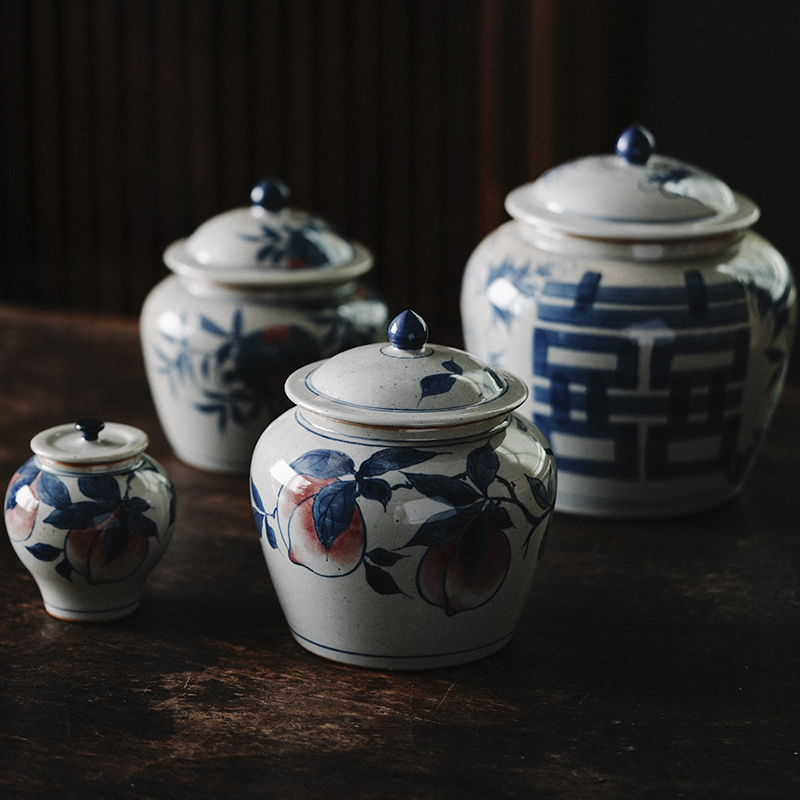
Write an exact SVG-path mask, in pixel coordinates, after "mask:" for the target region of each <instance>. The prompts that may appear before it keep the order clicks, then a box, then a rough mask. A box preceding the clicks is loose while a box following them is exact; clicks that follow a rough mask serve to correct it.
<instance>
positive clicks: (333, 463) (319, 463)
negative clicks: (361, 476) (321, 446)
mask: <svg viewBox="0 0 800 800" xmlns="http://www.w3.org/2000/svg"><path fill="white" fill-rule="evenodd" d="M290 466H291V467H292V469H293V470H294V471H295V472H299V473H300V474H301V475H308V476H309V477H311V478H341V477H342V476H344V475H352V474H353V473H354V472H355V464H354V463H353V459H352V458H350V456H348V455H347V453H342V452H340V451H339V450H309V451H308V452H307V453H304V454H303V455H302V456H300V458H298V459H296V460H294V461H293V462H292V463H291V465H290Z"/></svg>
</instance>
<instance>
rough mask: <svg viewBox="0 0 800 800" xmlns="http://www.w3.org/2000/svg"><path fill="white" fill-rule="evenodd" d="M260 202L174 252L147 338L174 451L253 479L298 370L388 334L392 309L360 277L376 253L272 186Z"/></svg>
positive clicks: (168, 256)
mask: <svg viewBox="0 0 800 800" xmlns="http://www.w3.org/2000/svg"><path fill="white" fill-rule="evenodd" d="M251 200H252V205H251V206H250V207H249V208H238V209H234V210H232V211H229V212H226V213H223V214H220V215H218V216H216V217H213V218H212V219H210V220H208V221H207V222H205V223H204V224H202V225H201V226H200V227H199V228H198V229H197V230H196V231H195V232H194V233H193V234H192V235H191V236H189V237H188V238H187V239H182V240H180V241H177V242H175V243H174V244H172V245H170V246H169V247H168V248H167V250H166V251H165V254H164V261H165V262H166V264H167V266H168V267H169V268H170V269H171V270H172V271H173V273H174V274H173V275H170V276H169V277H167V278H166V279H164V280H163V281H162V282H161V283H159V284H158V285H157V286H156V287H155V288H154V289H153V291H152V292H151V293H150V294H149V296H148V297H147V299H146V301H145V304H144V307H143V309H142V316H141V337H142V347H143V351H144V359H145V364H146V367H147V376H148V379H149V382H150V389H151V392H152V395H153V400H154V402H155V406H156V410H157V412H158V416H159V420H160V422H161V425H162V428H163V429H164V432H165V434H166V436H167V438H168V440H169V442H170V444H171V446H172V449H173V451H174V452H175V454H176V455H177V456H178V457H179V458H180V459H181V460H183V461H185V462H187V463H188V464H191V465H193V466H196V467H200V468H203V469H209V470H217V471H224V472H242V473H246V472H247V471H248V468H249V466H250V457H251V455H252V453H253V446H254V445H255V443H256V440H257V439H258V437H259V435H260V434H261V432H262V431H263V430H264V428H265V427H266V426H267V425H268V424H269V422H271V421H272V420H273V419H274V418H275V417H277V416H278V415H279V414H281V413H282V412H283V411H284V410H286V408H288V406H289V403H288V401H287V400H286V397H285V395H284V392H283V384H284V381H285V380H286V378H287V376H288V375H289V374H290V373H292V372H293V371H294V370H295V369H297V368H298V367H300V366H302V365H303V364H307V363H309V362H311V361H316V360H317V359H320V358H324V357H328V356H331V355H333V354H334V353H337V352H339V351H341V350H346V349H348V348H350V347H353V346H355V345H360V344H365V343H367V342H372V341H375V340H376V339H377V338H380V337H382V336H384V335H385V330H386V324H387V313H386V307H385V305H384V303H383V302H382V301H380V300H379V299H377V298H376V297H375V296H374V295H373V294H371V293H370V292H368V291H367V290H366V289H364V288H363V287H361V286H360V285H359V284H358V283H357V282H356V279H357V278H358V277H359V276H361V275H363V274H364V273H366V272H367V271H368V270H369V269H370V268H371V267H372V256H371V254H370V252H369V251H368V250H367V249H366V248H365V247H363V246H362V245H360V244H358V243H357V242H350V241H348V240H346V239H344V238H342V237H341V236H340V235H339V234H337V233H336V232H335V231H334V230H332V229H331V228H330V227H329V226H328V225H326V224H325V223H324V222H323V221H322V220H320V219H319V218H317V217H314V216H311V215H310V214H307V213H305V212H302V211H299V210H297V209H292V208H290V207H289V206H288V205H287V201H288V190H287V189H286V187H285V186H284V185H283V184H282V183H281V182H279V181H275V180H265V181H263V182H262V183H260V184H259V185H258V186H256V187H255V189H253V192H252V194H251Z"/></svg>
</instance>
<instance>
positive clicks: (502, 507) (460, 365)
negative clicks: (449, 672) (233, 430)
mask: <svg viewBox="0 0 800 800" xmlns="http://www.w3.org/2000/svg"><path fill="white" fill-rule="evenodd" d="M389 339H390V342H389V343H388V344H386V345H383V346H381V345H379V344H375V345H366V346H363V347H357V348H354V349H352V350H349V351H347V352H345V353H342V354H339V355H337V356H335V357H333V358H331V359H328V360H324V361H318V362H316V363H314V364H311V365H309V366H307V367H303V368H301V369H299V370H297V371H296V372H295V373H293V374H292V375H291V377H290V378H289V379H288V381H287V382H286V392H287V394H288V396H289V397H290V398H291V400H292V401H293V402H294V403H296V407H295V408H293V409H291V410H290V411H287V412H286V413H284V414H283V415H282V416H281V417H279V418H278V419H277V420H276V421H275V422H273V423H272V424H271V425H270V426H269V427H268V428H267V429H266V430H265V431H264V433H263V435H262V436H261V438H260V440H259V442H258V444H257V446H256V449H255V452H254V453H253V462H252V468H251V497H252V503H253V511H254V514H255V519H256V523H257V525H258V532H259V536H260V537H261V543H262V548H263V551H264V556H265V558H266V562H267V566H268V568H269V573H270V576H271V579H272V583H273V585H274V587H275V590H276V592H277V595H278V599H279V601H280V603H281V606H282V608H283V611H284V614H285V616H286V619H287V621H288V624H289V627H290V629H291V632H292V634H293V635H294V637H295V639H296V640H297V641H298V642H299V643H300V644H301V645H302V646H303V647H306V648H307V649H308V650H310V651H312V652H314V653H317V654H319V655H321V656H325V657H327V658H330V659H333V660H335V661H341V662H345V663H349V664H356V665H361V666H367V667H374V668H379V669H417V668H428V667H442V666H448V665H452V664H458V663H462V662H466V661H471V660H474V659H477V658H481V657H482V656H486V655H488V654H490V653H493V652H494V651H496V650H498V649H499V648H501V647H502V646H503V645H505V644H506V643H507V642H508V641H509V639H510V637H511V635H512V633H513V631H514V628H515V626H516V624H517V621H518V619H519V617H520V614H521V613H522V609H523V605H524V603H525V600H526V598H527V597H528V594H529V592H530V589H531V583H532V580H533V577H534V571H535V569H536V565H537V562H538V560H539V558H540V557H541V553H542V548H543V547H544V542H545V535H546V532H547V528H548V524H549V521H550V517H551V513H552V509H553V502H554V499H555V492H556V466H555V460H554V458H553V455H552V452H551V451H550V449H549V446H548V444H547V441H546V440H545V438H544V437H543V436H542V434H541V433H540V432H539V431H538V430H536V428H535V427H534V426H533V425H532V424H531V423H529V422H525V421H523V420H522V419H521V418H520V417H518V416H516V415H514V414H513V413H512V412H513V410H514V409H515V408H516V407H518V406H519V405H520V404H521V403H522V402H523V401H524V400H525V396H526V394H527V392H526V389H525V386H524V384H523V383H522V382H521V381H520V380H518V379H517V378H515V377H513V376H512V375H509V374H507V373H505V372H503V371H500V370H493V369H490V368H488V367H486V366H485V365H484V364H482V363H481V362H479V361H477V360H476V359H475V358H473V357H472V356H471V355H468V354H467V353H465V352H463V351H461V350H454V349H451V348H447V347H442V346H438V345H431V344H428V343H427V328H426V326H425V324H424V322H423V321H422V320H421V319H420V318H419V317H418V316H417V315H415V314H414V313H413V312H410V311H406V312H404V313H403V314H401V315H400V316H399V317H397V318H396V319H395V320H394V322H393V323H392V325H391V326H390V329H389Z"/></svg>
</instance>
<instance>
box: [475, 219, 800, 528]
mask: <svg viewBox="0 0 800 800" xmlns="http://www.w3.org/2000/svg"><path fill="white" fill-rule="evenodd" d="M542 243H544V246H541V245H542ZM730 243H731V246H730V247H729V248H728V249H727V250H725V251H724V252H722V253H718V254H717V255H713V254H711V255H709V254H708V253H706V254H703V253H702V252H701V251H702V250H704V249H706V250H710V249H711V246H712V245H714V246H717V247H718V246H719V243H718V242H710V243H709V246H708V247H705V245H703V244H702V243H701V244H698V243H696V242H695V243H688V244H687V245H686V247H685V248H684V246H683V245H682V244H681V243H680V242H674V243H671V244H668V246H666V247H662V246H661V245H659V244H657V243H651V244H648V243H638V244H637V243H636V242H632V243H625V242H602V241H593V240H590V239H583V240H581V239H579V238H578V237H561V238H560V239H559V237H557V236H550V237H548V236H547V235H545V234H543V233H541V232H537V231H536V230H534V229H533V226H531V225H528V224H526V223H523V222H520V221H517V220H512V221H510V222H507V223H505V224H504V225H502V226H501V227H500V228H498V229H497V230H496V231H494V232H493V233H491V234H490V235H489V236H487V237H486V238H485V239H484V240H483V241H482V242H481V243H480V244H479V245H478V247H477V248H476V250H475V251H474V253H473V254H472V256H471V257H470V259H469V262H468V264H467V267H466V270H465V274H464V279H463V285H462V294H461V312H462V318H463V320H464V336H465V342H466V348H467V349H468V350H469V351H470V352H472V353H473V354H475V355H476V356H477V357H479V358H482V359H483V360H485V361H486V362H487V363H489V364H492V365H495V366H498V367H501V368H503V369H506V370H508V371H510V372H512V373H515V374H516V375H517V376H518V377H520V378H522V379H523V380H524V381H525V382H526V384H527V385H528V388H529V390H530V394H529V397H528V400H527V402H526V403H525V405H524V406H522V408H521V409H520V413H522V414H523V415H524V416H525V417H526V418H527V419H529V420H532V421H533V422H534V423H535V424H536V425H537V426H538V427H539V428H540V429H541V430H542V431H543V432H544V434H545V435H546V436H547V437H548V439H549V440H550V443H551V446H552V448H553V451H554V452H555V455H556V458H557V459H558V464H559V504H558V508H559V510H563V511H569V512H575V513H581V514H591V515H599V516H621V517H665V516H673V515H680V514H687V513H692V512H696V511H700V510H703V509H706V508H710V507H712V506H715V505H717V504H719V503H722V502H723V501H725V500H727V499H728V498H730V497H731V496H733V495H734V494H736V493H737V492H738V491H739V490H740V489H741V488H742V486H743V484H744V482H745V479H746V476H747V473H748V471H749V470H750V468H751V467H752V464H753V460H754V458H755V455H756V452H757V450H758V447H759V444H760V442H761V440H762V438H763V435H764V431H765V429H766V427H767V425H768V423H769V420H770V417H771V415H772V412H773V409H774V406H775V403H776V401H777V398H778V396H779V393H780V390H781V386H782V383H783V379H784V376H785V370H786V365H787V361H788V355H789V349H790V345H791V339H792V335H793V330H794V317H795V299H796V298H795V289H794V285H793V282H792V276H791V272H790V270H789V268H788V266H787V264H786V262H785V261H784V259H783V258H782V257H781V256H780V254H779V253H778V252H777V251H776V250H775V249H774V248H773V247H772V246H771V245H770V244H769V243H768V242H766V241H765V240H764V239H763V238H761V237H759V236H758V235H756V234H754V233H752V232H748V233H746V234H745V235H744V238H743V239H742V240H741V242H740V243H738V242H737V239H736V237H735V236H734V237H730ZM559 251H560V252H559ZM692 251H694V254H693V255H692V254H691V253H692Z"/></svg>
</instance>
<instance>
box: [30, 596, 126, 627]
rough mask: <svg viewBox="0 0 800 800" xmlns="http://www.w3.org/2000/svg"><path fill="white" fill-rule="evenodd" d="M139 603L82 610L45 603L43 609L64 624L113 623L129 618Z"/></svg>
mask: <svg viewBox="0 0 800 800" xmlns="http://www.w3.org/2000/svg"><path fill="white" fill-rule="evenodd" d="M139 603H140V600H138V599H137V600H134V601H133V602H132V603H128V604H126V605H123V606H117V607H115V608H103V609H82V608H64V607H61V606H56V605H53V604H52V603H47V602H45V603H44V608H45V611H47V613H48V614H50V616H51V617H55V618H56V619H60V620H63V621H64V622H113V621H115V620H119V619H124V618H125V617H129V616H131V614H133V613H135V612H136V611H137V609H138V608H139Z"/></svg>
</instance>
